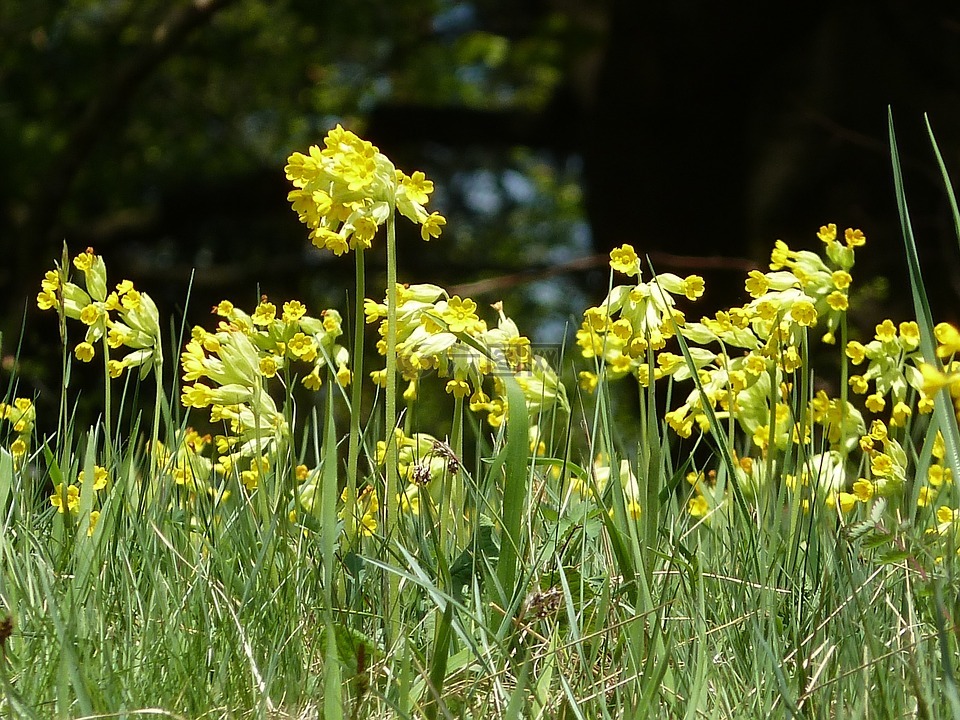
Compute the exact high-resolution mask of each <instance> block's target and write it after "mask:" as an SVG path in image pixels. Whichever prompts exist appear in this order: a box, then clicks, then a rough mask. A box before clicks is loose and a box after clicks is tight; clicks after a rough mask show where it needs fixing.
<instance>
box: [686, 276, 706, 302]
mask: <svg viewBox="0 0 960 720" xmlns="http://www.w3.org/2000/svg"><path fill="white" fill-rule="evenodd" d="M705 288H706V286H705V284H704V282H703V278H702V277H700V276H699V275H688V276H687V277H685V278H684V279H683V294H684V295H685V296H686V298H687V300H696V299H698V298H700V297H702V296H703V292H704V290H705Z"/></svg>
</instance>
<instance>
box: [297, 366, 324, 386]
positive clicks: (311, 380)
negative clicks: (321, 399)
mask: <svg viewBox="0 0 960 720" xmlns="http://www.w3.org/2000/svg"><path fill="white" fill-rule="evenodd" d="M302 382H303V386H304V387H305V388H307V390H313V391H314V392H316V391H317V390H319V389H320V387H321V386H322V385H323V378H321V377H320V368H319V367H314V368H313V370H311V371H310V374H309V375H306V376H305V377H304V378H303V380H302Z"/></svg>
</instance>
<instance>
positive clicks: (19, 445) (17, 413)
mask: <svg viewBox="0 0 960 720" xmlns="http://www.w3.org/2000/svg"><path fill="white" fill-rule="evenodd" d="M0 420H4V421H6V422H7V423H9V425H10V426H11V428H12V429H13V433H14V435H15V437H14V439H13V441H12V442H11V443H10V455H12V456H13V460H14V462H15V463H16V464H18V465H19V464H20V463H21V462H23V458H24V456H26V454H27V450H29V449H30V438H31V436H32V435H33V428H34V425H36V422H37V409H36V407H35V406H34V404H33V401H32V400H30V398H14V400H13V402H12V403H0Z"/></svg>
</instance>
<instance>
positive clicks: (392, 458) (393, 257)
mask: <svg viewBox="0 0 960 720" xmlns="http://www.w3.org/2000/svg"><path fill="white" fill-rule="evenodd" d="M386 370H387V388H386V417H385V419H384V432H385V433H386V436H385V438H384V441H385V443H386V463H387V471H386V478H385V487H384V493H383V507H384V522H383V535H384V537H385V538H386V539H387V541H389V540H390V539H391V538H392V537H393V536H394V530H395V525H396V522H397V512H398V508H397V506H396V498H397V495H398V494H399V486H398V482H397V437H396V435H395V433H394V428H395V427H396V425H397V227H396V208H394V207H392V206H391V208H390V214H389V216H388V217H387V368H386ZM384 585H385V587H384V591H385V592H384V603H385V606H386V607H387V608H388V610H387V613H388V617H387V626H386V636H387V643H388V646H389V643H390V642H392V641H393V640H396V639H397V638H398V637H399V626H400V605H399V603H398V602H397V600H398V598H397V593H398V590H399V587H400V581H399V577H398V576H397V575H396V574H395V573H388V574H387V576H386V578H385V583H384Z"/></svg>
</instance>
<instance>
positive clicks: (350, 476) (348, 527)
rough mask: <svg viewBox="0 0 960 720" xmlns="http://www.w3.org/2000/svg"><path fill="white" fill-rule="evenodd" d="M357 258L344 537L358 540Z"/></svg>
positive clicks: (360, 293)
mask: <svg viewBox="0 0 960 720" xmlns="http://www.w3.org/2000/svg"><path fill="white" fill-rule="evenodd" d="M354 256H355V257H356V289H355V292H356V296H355V306H356V307H355V308H354V322H353V356H352V357H351V361H352V363H353V382H352V385H351V387H350V444H349V446H348V449H347V484H346V487H345V488H344V489H345V491H346V492H345V496H344V512H343V516H344V520H343V522H344V537H346V538H354V537H356V526H357V514H356V512H357V466H358V464H359V460H360V403H361V400H362V393H361V390H362V388H363V327H364V315H363V298H364V297H365V296H366V291H365V282H366V281H365V279H364V275H365V273H364V264H363V250H359V249H358V250H357V251H356V252H355V253H354Z"/></svg>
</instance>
